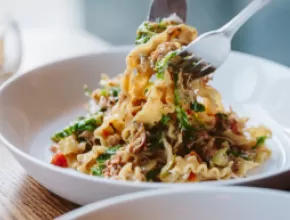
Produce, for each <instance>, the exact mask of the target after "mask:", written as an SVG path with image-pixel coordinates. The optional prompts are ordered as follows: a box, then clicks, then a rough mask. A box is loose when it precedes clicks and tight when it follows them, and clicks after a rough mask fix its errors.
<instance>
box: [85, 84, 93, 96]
mask: <svg viewBox="0 0 290 220" xmlns="http://www.w3.org/2000/svg"><path fill="white" fill-rule="evenodd" d="M84 92H85V96H88V97H90V96H91V95H92V93H93V92H92V90H90V89H89V87H88V85H84Z"/></svg>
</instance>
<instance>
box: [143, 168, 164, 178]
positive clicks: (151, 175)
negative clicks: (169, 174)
mask: <svg viewBox="0 0 290 220" xmlns="http://www.w3.org/2000/svg"><path fill="white" fill-rule="evenodd" d="M160 171H161V168H155V169H153V170H150V171H149V172H148V173H147V174H146V179H147V180H156V179H157V178H158V174H159V173H160Z"/></svg>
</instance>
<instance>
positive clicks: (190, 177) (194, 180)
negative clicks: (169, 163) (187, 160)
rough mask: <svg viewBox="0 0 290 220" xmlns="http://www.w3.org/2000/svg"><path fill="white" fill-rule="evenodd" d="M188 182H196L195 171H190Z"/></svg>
mask: <svg viewBox="0 0 290 220" xmlns="http://www.w3.org/2000/svg"><path fill="white" fill-rule="evenodd" d="M188 181H189V182H196V175H195V173H193V172H191V173H190V175H189V177H188Z"/></svg>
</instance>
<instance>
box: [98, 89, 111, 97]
mask: <svg viewBox="0 0 290 220" xmlns="http://www.w3.org/2000/svg"><path fill="white" fill-rule="evenodd" d="M100 95H101V96H105V97H107V96H108V95H109V93H108V90H107V89H101V91H100Z"/></svg>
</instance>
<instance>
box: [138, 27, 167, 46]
mask: <svg viewBox="0 0 290 220" xmlns="http://www.w3.org/2000/svg"><path fill="white" fill-rule="evenodd" d="M165 29H166V25H165V24H163V23H162V22H161V23H159V24H156V23H149V22H143V23H142V24H141V25H140V26H139V28H138V31H137V37H136V41H135V44H137V45H139V44H144V43H147V42H148V41H149V40H150V39H151V38H152V37H153V36H155V35H156V34H157V33H160V32H162V31H164V30H165Z"/></svg>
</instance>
